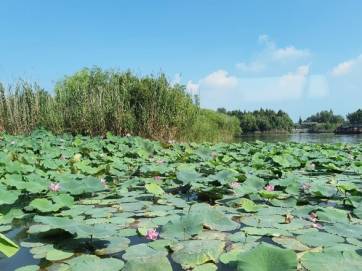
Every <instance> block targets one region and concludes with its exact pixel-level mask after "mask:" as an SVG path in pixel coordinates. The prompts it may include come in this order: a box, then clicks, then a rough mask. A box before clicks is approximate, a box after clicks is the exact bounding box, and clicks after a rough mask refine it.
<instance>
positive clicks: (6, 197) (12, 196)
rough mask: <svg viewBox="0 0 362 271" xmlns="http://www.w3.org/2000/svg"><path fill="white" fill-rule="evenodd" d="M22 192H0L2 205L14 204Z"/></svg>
mask: <svg viewBox="0 0 362 271" xmlns="http://www.w3.org/2000/svg"><path fill="white" fill-rule="evenodd" d="M19 195H20V191H8V190H0V205H2V204H13V203H14V202H15V201H17V199H18V197H19Z"/></svg>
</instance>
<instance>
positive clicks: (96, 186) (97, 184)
mask: <svg viewBox="0 0 362 271" xmlns="http://www.w3.org/2000/svg"><path fill="white" fill-rule="evenodd" d="M82 182H84V185H85V189H84V191H85V192H89V193H92V192H97V191H101V190H104V184H103V183H102V182H101V181H100V180H99V179H97V178H95V177H93V176H87V177H85V178H84V179H83V180H82Z"/></svg>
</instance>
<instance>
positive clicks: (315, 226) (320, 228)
mask: <svg viewBox="0 0 362 271" xmlns="http://www.w3.org/2000/svg"><path fill="white" fill-rule="evenodd" d="M313 228H317V229H318V230H324V228H323V227H322V225H321V224H313Z"/></svg>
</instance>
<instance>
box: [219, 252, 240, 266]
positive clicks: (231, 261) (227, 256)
mask: <svg viewBox="0 0 362 271" xmlns="http://www.w3.org/2000/svg"><path fill="white" fill-rule="evenodd" d="M239 254H240V251H231V252H226V253H223V254H221V256H220V262H222V263H223V264H227V265H229V266H232V267H237V266H238V262H237V261H236V259H237V257H238V255H239Z"/></svg>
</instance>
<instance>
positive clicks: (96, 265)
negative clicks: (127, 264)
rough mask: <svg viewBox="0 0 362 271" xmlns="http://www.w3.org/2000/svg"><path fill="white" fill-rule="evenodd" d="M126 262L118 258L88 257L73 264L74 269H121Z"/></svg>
mask: <svg viewBox="0 0 362 271" xmlns="http://www.w3.org/2000/svg"><path fill="white" fill-rule="evenodd" d="M123 266H124V262H123V261H122V260H120V259H117V258H105V259H86V260H84V261H82V262H80V263H78V264H75V265H74V266H72V268H71V270H72V271H84V270H94V271H119V270H121V269H122V268H123Z"/></svg>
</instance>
